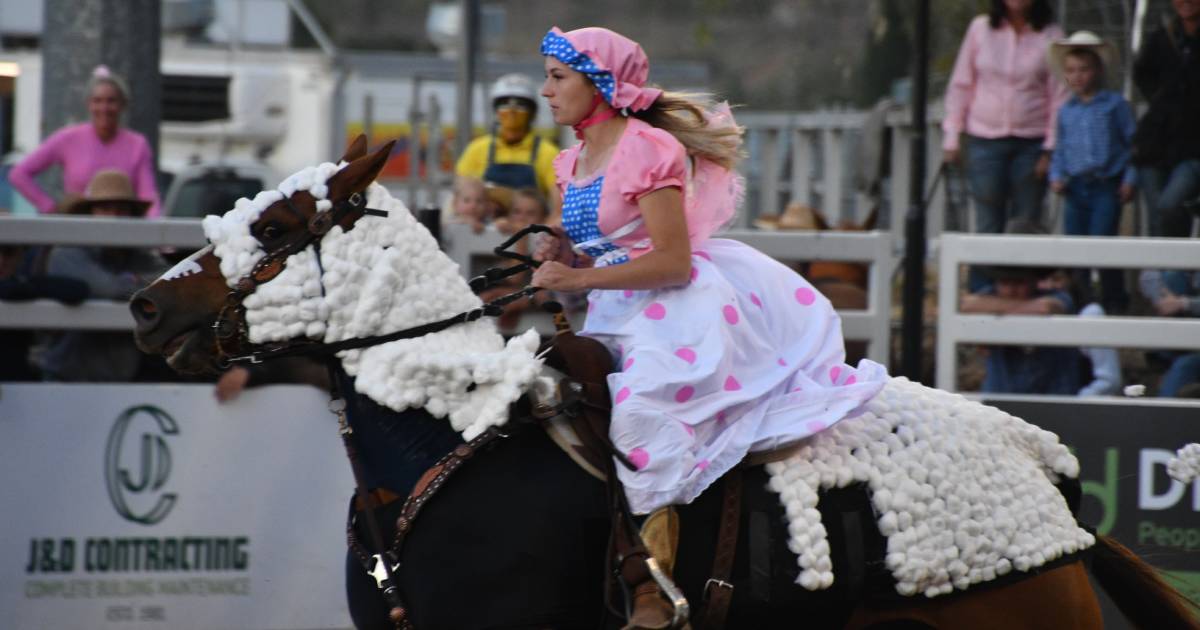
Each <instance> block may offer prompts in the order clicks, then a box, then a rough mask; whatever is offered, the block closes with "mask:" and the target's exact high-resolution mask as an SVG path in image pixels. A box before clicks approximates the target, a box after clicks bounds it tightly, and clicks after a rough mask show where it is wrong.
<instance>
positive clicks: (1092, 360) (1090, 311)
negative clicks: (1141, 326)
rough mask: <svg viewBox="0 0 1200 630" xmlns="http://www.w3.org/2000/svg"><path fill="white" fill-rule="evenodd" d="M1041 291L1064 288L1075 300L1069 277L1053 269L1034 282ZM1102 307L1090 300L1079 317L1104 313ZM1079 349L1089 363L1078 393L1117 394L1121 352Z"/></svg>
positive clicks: (1087, 394)
mask: <svg viewBox="0 0 1200 630" xmlns="http://www.w3.org/2000/svg"><path fill="white" fill-rule="evenodd" d="M1038 288H1039V289H1041V290H1042V291H1050V292H1053V291H1064V292H1066V293H1067V294H1069V295H1071V297H1072V299H1073V300H1075V301H1081V300H1079V299H1078V298H1079V296H1078V291H1073V290H1072V285H1071V277H1070V276H1069V275H1068V274H1066V273H1061V272H1060V273H1054V274H1051V275H1049V276H1047V277H1046V278H1045V279H1044V280H1042V281H1041V282H1039V283H1038ZM1105 315H1106V313H1105V312H1104V307H1102V306H1100V305H1099V304H1097V303H1095V302H1092V303H1090V304H1087V305H1086V306H1084V307H1083V308H1082V309H1079V316H1080V317H1104V316H1105ZM1079 352H1080V353H1082V354H1083V357H1084V358H1085V359H1087V361H1088V363H1089V364H1090V365H1091V380H1090V381H1089V382H1088V383H1087V384H1086V385H1084V386H1083V387H1082V388H1081V389H1080V390H1079V395H1080V396H1119V395H1120V394H1121V386H1122V385H1123V384H1124V380H1123V379H1122V377H1121V355H1120V354H1119V353H1118V352H1117V349H1116V348H1097V347H1087V348H1080V349H1079Z"/></svg>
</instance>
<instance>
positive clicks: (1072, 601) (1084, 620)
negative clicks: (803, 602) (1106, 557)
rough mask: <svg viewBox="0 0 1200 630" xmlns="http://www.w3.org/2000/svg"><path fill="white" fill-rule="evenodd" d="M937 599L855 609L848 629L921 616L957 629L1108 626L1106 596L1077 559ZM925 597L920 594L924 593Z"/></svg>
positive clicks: (1088, 629) (1093, 629) (943, 628)
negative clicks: (1100, 594) (1103, 603)
mask: <svg viewBox="0 0 1200 630" xmlns="http://www.w3.org/2000/svg"><path fill="white" fill-rule="evenodd" d="M975 588H977V589H978V590H976V591H974V592H967V593H963V594H961V595H950V596H945V597H937V598H934V599H924V598H921V599H920V600H917V601H916V603H914V604H912V605H910V606H900V607H895V608H884V609H869V608H865V607H860V608H859V609H857V610H855V611H854V615H853V616H852V617H851V618H850V622H849V623H848V624H847V625H846V629H847V630H866V629H868V628H872V627H887V626H888V624H891V623H894V622H897V621H901V620H908V621H915V622H918V623H922V624H925V625H926V626H928V627H930V628H937V629H939V630H954V629H957V628H971V629H972V630H1011V629H1012V628H1023V629H1026V630H1043V629H1044V630H1103V628H1104V620H1103V618H1102V617H1101V615H1100V602H1099V601H1098V600H1097V599H1096V593H1095V592H1094V591H1093V590H1092V587H1091V585H1090V584H1089V583H1088V578H1087V570H1086V569H1085V568H1084V566H1083V563H1082V562H1073V563H1071V564H1067V565H1064V566H1061V567H1058V568H1056V569H1051V570H1050V571H1046V572H1045V573H1041V574H1039V575H1036V576H1033V577H1030V578H1028V579H1025V580H1021V581H1019V582H1014V583H1012V584H1007V585H1004V586H995V587H987V586H983V587H975ZM918 597H919V596H918Z"/></svg>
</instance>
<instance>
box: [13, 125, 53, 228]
mask: <svg viewBox="0 0 1200 630" xmlns="http://www.w3.org/2000/svg"><path fill="white" fill-rule="evenodd" d="M61 137H62V134H61V132H59V133H55V134H53V135H51V136H50V137H49V138H46V140H45V141H44V142H42V144H41V145H39V146H38V148H36V149H34V150H33V153H30V154H29V155H27V156H25V159H23V160H21V161H20V162H17V165H16V166H14V167H13V168H12V170H11V171H9V173H8V181H10V182H12V185H13V188H16V189H17V192H19V193H21V195H22V196H24V197H25V198H26V199H28V200H29V203H31V204H33V205H34V207H36V208H37V209H38V212H42V213H50V212H54V199H53V198H51V197H50V195H47V194H46V191H44V190H42V187H41V186H38V184H37V182H36V181H34V179H33V178H34V177H35V176H37V174H38V173H41V172H42V171H44V170H46V169H47V168H50V166H51V165H53V164H57V163H60V162H61V161H62V158H61V155H60V153H59V144H60V142H61Z"/></svg>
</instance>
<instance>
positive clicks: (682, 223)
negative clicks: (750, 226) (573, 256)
mask: <svg viewBox="0 0 1200 630" xmlns="http://www.w3.org/2000/svg"><path fill="white" fill-rule="evenodd" d="M638 207H639V208H640V209H641V211H642V220H643V221H645V224H646V229H647V231H649V232H650V240H651V242H652V243H653V244H654V247H653V249H652V250H651V251H649V252H646V253H645V254H643V255H642V256H640V257H638V258H635V259H633V260H631V261H629V262H627V263H624V264H621V265H610V266H607V267H591V268H586V269H574V268H571V267H568V266H566V265H564V264H562V263H558V262H546V263H544V264H543V265H542V266H541V267H539V268H538V270H537V271H535V272H534V274H533V285H534V286H539V287H542V288H544V289H552V290H556V291H582V290H585V289H634V290H637V289H659V288H663V287H671V286H678V285H681V284H684V283H686V282H687V281H688V279H689V278H690V276H691V271H692V246H691V243H690V242H689V241H688V232H687V220H686V219H685V218H684V215H683V195H682V193H681V192H680V190H679V189H678V188H676V187H674V186H671V187H667V188H660V189H658V190H655V191H653V192H650V193H647V194H645V195H643V196H642V197H641V198H640V199H638Z"/></svg>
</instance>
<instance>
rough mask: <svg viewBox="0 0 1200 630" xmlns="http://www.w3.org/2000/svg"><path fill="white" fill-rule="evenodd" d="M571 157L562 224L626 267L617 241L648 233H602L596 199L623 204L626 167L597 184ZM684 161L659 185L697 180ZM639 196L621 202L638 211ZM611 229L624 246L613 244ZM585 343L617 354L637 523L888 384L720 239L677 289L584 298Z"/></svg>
mask: <svg viewBox="0 0 1200 630" xmlns="http://www.w3.org/2000/svg"><path fill="white" fill-rule="evenodd" d="M631 122H632V121H631ZM630 126H632V124H631V125H630ZM654 131H658V130H654ZM629 135H630V134H629V132H628V130H627V132H626V134H625V136H626V137H623V139H622V141H621V144H633V145H635V147H636V146H638V141H636V140H634V141H630V140H628V138H627V137H628V136H629ZM663 135H666V134H665V132H664V134H663ZM667 137H668V138H670V136H669V135H668V136H667ZM670 139H671V140H674V138H670ZM656 140H658V141H659V142H658V144H667V145H669V144H670V143H669V142H666V143H664V142H662V141H661V138H658V139H656ZM643 144H644V143H643ZM675 146H677V147H678V152H679V153H682V151H683V148H682V146H681V145H678V143H677V142H676V143H675ZM640 148H642V149H645V147H644V146H642V147H640ZM668 148H669V147H668ZM668 152H670V151H668ZM572 153H573V154H574V155H573V154H572ZM577 153H578V148H573V149H569V150H568V151H566V152H564V154H563V155H562V156H560V158H559V161H558V163H556V166H558V167H559V179H560V184H561V185H562V187H563V226H564V228H565V229H566V231H567V233H568V234H569V235H570V236H571V238H572V239H573V240H575V241H576V242H581V243H584V245H585V246H586V248H585V251H587V253H589V254H590V255H592V256H593V257H596V258H597V259H598V260H599V261H600V262H599V263H598V264H621V263H623V262H625V261H626V260H627V259H628V258H635V257H636V256H637V254H638V253H639V252H637V251H636V250H635V249H634V248H633V247H631V246H630V245H623V244H622V243H630V244H632V243H637V244H639V245H643V246H644V243H645V240H646V239H645V235H644V234H643V235H642V236H640V237H639V236H638V234H637V230H634V231H633V232H634V233H633V234H631V235H630V234H629V232H630V229H629V228H627V226H628V225H630V224H631V223H632V222H627V223H625V224H622V225H620V226H618V227H617V228H616V229H608V230H605V229H604V228H605V223H606V222H605V217H604V215H605V213H606V211H607V208H606V207H605V198H606V193H607V192H608V191H602V190H600V189H601V188H609V187H616V188H617V189H619V190H621V191H622V192H621V196H622V197H625V196H626V195H625V188H627V186H628V185H625V184H623V182H622V181H621V179H622V177H624V175H623V173H622V171H624V170H626V169H625V168H613V167H612V166H610V167H609V168H607V169H606V170H605V172H604V173H603V176H602V177H598V178H593V179H592V180H591V181H574V180H571V179H570V178H569V177H570V174H572V172H573V168H574V158H575V156H576V155H577ZM564 157H565V158H566V160H565V161H564ZM662 159H665V160H678V159H680V156H679V155H678V154H676V155H669V156H667V157H665V158H662ZM682 159H684V160H686V157H684V158H682ZM610 164H614V165H615V164H617V162H615V161H614V162H611V163H610ZM568 166H569V167H570V168H569V170H566V167H568ZM625 166H628V164H626V165H625ZM681 166H683V168H684V170H683V172H678V169H675V168H672V167H667V168H666V169H665V170H667V171H672V170H673V171H676V173H675V175H674V176H673V177H664V178H662V180H663V181H667V182H668V183H666V185H667V186H671V185H680V183H677V182H679V181H680V180H686V179H694V178H690V177H689V174H690V171H688V170H687V168H686V165H685V164H681ZM650 170H655V168H654V167H653V166H652V167H651V169H650ZM657 170H658V171H663V170H664V169H662V168H658V169H657ZM564 171H565V172H564ZM642 172H643V173H644V172H645V171H644V170H643V171H642ZM564 175H566V177H564ZM635 177H637V176H635ZM643 179H644V178H643ZM694 183H695V182H694V181H683V182H682V186H681V187H682V188H683V189H684V191H685V208H691V207H693V206H691V205H689V204H688V203H687V201H686V196H687V195H703V194H704V192H705V191H704V189H703V188H696V187H694V186H693V184H694ZM657 184H658V182H654V181H650V182H644V181H643V182H640V183H637V184H634V185H633V186H634V187H635V188H643V187H645V190H643V191H642V194H644V193H645V192H648V191H650V190H655V189H657V188H661V187H663V186H662V185H657ZM636 196H639V195H636V194H635V195H632V196H631V198H630V199H629V201H633V202H634V203H636ZM622 210H626V211H627V210H628V208H623V209H622ZM688 219H689V221H691V216H690V215H689V217H688ZM634 221H637V219H636V218H635V219H634ZM606 234H620V235H621V238H614V239H612V240H611V241H609V240H608V239H607V238H606V237H605V236H604V235H606ZM641 253H644V252H641ZM581 334H584V335H587V336H589V337H593V338H595V339H597V340H599V341H601V342H602V343H604V344H605V345H606V346H607V347H608V348H609V349H610V350H611V351H612V352H613V354H614V356H616V357H617V361H618V367H619V371H617V372H614V373H613V374H611V375H609V377H608V385H609V388H610V389H611V391H612V393H613V418H612V427H611V430H610V435H611V437H612V440H613V442H614V443H615V444H616V446H617V448H619V449H621V450H622V451H623V452H625V453H626V454H627V455H628V456H629V459H630V460H631V461H632V462H633V463H634V464H635V465H636V466H637V467H638V470H637V471H630V470H627V469H626V468H624V467H623V466H617V473H618V475H619V477H620V478H621V481H622V483H623V484H624V485H625V489H626V495H627V496H628V498H629V503H630V506H631V507H632V509H633V511H634V512H636V513H639V514H645V513H648V512H651V511H653V510H654V509H656V508H658V507H661V506H664V505H669V504H678V503H687V502H690V501H691V500H693V499H695V498H696V497H697V496H698V495H699V494H700V493H701V492H703V491H704V489H705V488H707V487H708V486H709V485H710V484H711V483H712V482H713V481H715V480H716V479H718V478H719V477H720V476H721V475H723V474H724V473H725V472H727V471H728V470H729V469H730V468H732V467H733V466H735V465H736V464H737V463H738V462H740V461H741V460H742V459H743V458H744V457H745V456H746V455H747V453H750V452H754V451H764V450H771V449H774V448H778V447H780V446H783V445H786V444H789V443H791V442H794V441H796V440H799V439H801V438H804V437H806V436H809V435H812V434H813V433H816V432H818V431H821V430H823V429H825V428H827V427H829V426H830V425H832V424H834V423H836V422H838V421H840V420H842V419H844V418H847V417H852V416H853V415H856V414H857V412H858V411H859V408H860V407H861V406H862V405H863V403H865V402H866V401H868V400H870V399H871V398H872V397H873V396H874V395H875V394H876V393H878V392H879V390H880V389H881V388H882V387H883V384H884V381H885V380H886V379H887V372H886V370H885V368H884V367H883V366H881V365H879V364H878V363H875V362H873V361H869V360H863V361H861V362H860V363H859V364H858V366H857V367H852V366H850V365H847V364H846V363H845V352H844V349H843V347H844V342H843V339H842V330H841V320H840V319H839V317H838V315H837V313H836V312H834V310H833V307H832V306H831V305H830V303H829V300H827V299H826V298H825V296H823V295H821V294H820V293H819V292H818V291H816V290H815V289H814V288H813V287H812V285H811V284H809V283H808V281H806V280H805V279H804V278H802V277H801V276H800V275H799V274H797V273H795V272H794V271H792V270H791V269H789V268H788V267H786V266H784V265H782V264H780V263H779V262H777V261H775V260H774V259H772V258H770V257H768V256H766V255H765V254H763V253H761V252H759V251H758V250H756V249H754V248H752V247H749V246H748V245H745V244H743V243H740V242H737V241H732V240H726V239H713V238H707V237H705V238H703V239H702V240H699V241H698V242H693V243H692V272H691V281H690V282H689V283H688V284H686V285H684V286H680V287H672V288H663V289H654V290H642V291H622V290H593V291H591V292H590V293H589V294H588V315H587V322H586V324H585V325H584V329H583V331H582V333H581Z"/></svg>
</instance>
